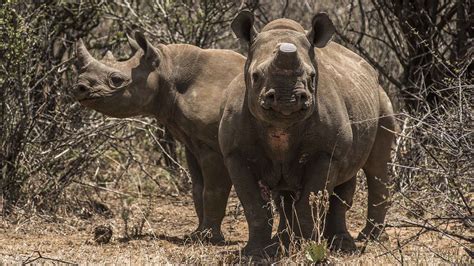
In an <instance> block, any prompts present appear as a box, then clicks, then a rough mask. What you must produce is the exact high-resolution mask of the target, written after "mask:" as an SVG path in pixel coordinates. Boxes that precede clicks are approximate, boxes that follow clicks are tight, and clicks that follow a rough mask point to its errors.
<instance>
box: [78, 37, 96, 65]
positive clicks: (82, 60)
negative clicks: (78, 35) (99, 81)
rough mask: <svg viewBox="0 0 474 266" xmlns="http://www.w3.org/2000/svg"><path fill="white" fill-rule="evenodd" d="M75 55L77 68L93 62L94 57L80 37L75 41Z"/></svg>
mask: <svg viewBox="0 0 474 266" xmlns="http://www.w3.org/2000/svg"><path fill="white" fill-rule="evenodd" d="M76 55H77V65H78V67H79V68H83V67H86V66H87V65H88V64H90V63H91V62H93V61H94V60H95V59H94V57H92V55H91V54H90V53H89V51H88V50H87V48H86V46H85V45H84V42H83V41H82V39H79V40H78V41H77V42H76Z"/></svg>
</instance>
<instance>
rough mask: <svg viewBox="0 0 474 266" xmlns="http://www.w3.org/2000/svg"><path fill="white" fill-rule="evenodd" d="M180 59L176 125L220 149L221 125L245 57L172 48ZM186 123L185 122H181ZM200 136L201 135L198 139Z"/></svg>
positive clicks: (176, 71)
mask: <svg viewBox="0 0 474 266" xmlns="http://www.w3.org/2000/svg"><path fill="white" fill-rule="evenodd" d="M170 49H173V50H174V51H173V54H175V56H176V58H175V60H173V61H174V64H175V65H174V66H173V69H174V71H173V75H174V79H175V81H174V83H175V86H176V93H177V94H178V95H177V97H176V108H175V112H176V113H177V115H176V116H175V119H176V120H177V121H175V123H176V124H179V125H181V127H185V128H183V131H184V132H186V133H188V134H190V135H192V136H193V137H194V138H196V137H197V139H200V140H201V141H203V142H205V143H206V144H208V145H210V146H213V147H214V146H215V147H217V131H218V123H219V120H220V117H221V114H220V111H221V108H222V105H223V104H224V99H225V91H226V89H227V86H228V85H229V83H230V82H231V81H232V80H233V79H234V78H235V77H236V76H237V74H238V73H240V72H241V71H242V69H243V65H244V63H245V57H243V56H242V55H240V54H238V53H235V52H233V51H230V50H216V49H201V48H198V47H195V46H191V45H173V46H171V45H170ZM180 120H183V121H180ZM196 135H198V136H196Z"/></svg>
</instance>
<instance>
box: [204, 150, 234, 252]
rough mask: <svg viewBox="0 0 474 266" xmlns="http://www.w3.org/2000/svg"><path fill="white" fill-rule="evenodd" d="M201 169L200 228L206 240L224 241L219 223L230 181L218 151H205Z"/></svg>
mask: <svg viewBox="0 0 474 266" xmlns="http://www.w3.org/2000/svg"><path fill="white" fill-rule="evenodd" d="M201 169H202V173H203V176H204V190H203V205H204V206H203V221H202V230H203V233H204V234H205V236H206V238H207V240H209V241H210V242H211V243H213V244H220V243H223V242H224V236H223V234H222V231H221V224H222V220H223V219H224V216H225V210H226V206H227V200H228V198H229V192H230V189H231V187H232V183H231V180H230V178H229V174H228V172H227V169H226V167H225V166H224V162H223V159H222V155H221V154H220V153H217V152H214V151H207V152H206V153H205V154H204V155H203V156H202V158H201Z"/></svg>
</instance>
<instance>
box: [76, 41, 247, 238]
mask: <svg viewBox="0 0 474 266" xmlns="http://www.w3.org/2000/svg"><path fill="white" fill-rule="evenodd" d="M135 39H136V43H135V45H134V46H136V49H137V52H136V53H135V55H134V56H132V57H131V58H130V59H129V60H126V61H116V60H114V58H113V56H112V55H111V53H108V54H107V55H106V56H105V57H104V59H103V60H101V61H98V60H96V59H94V58H93V57H92V56H91V55H90V54H89V52H88V51H87V49H86V47H85V46H84V44H83V43H82V40H80V41H78V43H77V46H76V49H77V64H78V68H79V73H80V74H79V77H78V82H77V84H76V85H75V86H74V88H73V94H74V96H75V98H76V99H77V100H78V101H79V102H80V103H81V104H82V105H84V106H86V107H89V108H91V109H94V110H96V111H99V112H101V113H103V114H105V115H108V116H112V117H119V118H123V117H132V116H151V117H155V118H156V119H157V120H158V121H159V122H160V123H161V124H163V125H165V126H166V127H167V128H168V129H169V130H170V132H171V134H172V135H173V137H174V138H176V139H177V140H179V141H180V142H182V143H183V144H184V145H185V147H186V150H185V153H186V159H187V162H188V166H189V171H190V174H191V178H192V183H193V193H192V194H193V200H194V204H195V208H196V212H197V216H198V218H199V226H198V228H197V230H196V231H195V233H194V234H193V235H195V236H200V235H201V236H202V235H203V234H202V233H204V236H205V237H206V239H207V240H210V241H211V242H213V243H217V242H222V241H223V240H224V238H223V236H222V232H221V223H222V219H223V218H224V214H225V208H226V204H227V199H228V196H229V192H230V189H231V181H230V178H229V176H228V173H227V170H226V168H225V166H224V163H223V158H222V155H221V153H220V149H219V145H218V138H217V133H218V125H219V121H220V110H221V108H222V107H221V106H222V105H223V103H224V94H225V93H224V92H225V89H226V88H227V86H228V84H229V83H230V82H231V81H232V80H233V79H234V78H235V76H236V75H237V74H238V73H240V72H241V71H242V68H243V65H244V63H245V58H244V57H243V56H242V55H239V54H238V53H235V52H233V51H230V50H215V49H201V48H199V47H196V46H192V45H186V44H174V45H162V44H160V45H157V46H156V47H154V46H153V45H151V44H150V43H149V42H148V41H147V40H146V39H145V37H144V36H143V35H142V34H141V33H136V34H135ZM133 42H134V41H133V40H132V43H133Z"/></svg>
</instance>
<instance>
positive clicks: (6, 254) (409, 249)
mask: <svg viewBox="0 0 474 266" xmlns="http://www.w3.org/2000/svg"><path fill="white" fill-rule="evenodd" d="M365 202H366V194H365V192H364V191H359V192H358V193H357V196H356V200H355V201H354V206H353V208H352V209H351V210H350V211H349V219H348V224H349V228H350V231H351V233H352V235H353V236H354V237H355V236H356V235H357V232H358V231H359V230H360V229H361V228H362V227H363V226H364V217H365V206H364V203H365ZM107 204H108V205H107V206H108V207H109V208H110V210H107V212H106V214H104V212H103V210H102V212H101V213H96V212H93V211H87V210H86V211H84V212H85V213H86V214H84V213H82V214H81V215H67V216H64V217H61V216H59V215H58V216H55V217H51V216H42V215H39V214H35V215H31V216H30V218H27V219H26V218H24V219H18V220H16V221H12V220H9V221H6V220H3V221H2V223H1V229H0V261H1V262H2V263H3V264H4V263H7V264H8V263H15V264H16V263H28V262H35V263H36V262H37V263H44V262H48V263H56V262H63V263H64V262H67V263H79V264H84V263H117V264H142V263H160V264H161V263H173V264H176V263H203V264H214V263H223V262H224V263H225V262H234V263H235V262H237V263H238V262H239V256H238V255H235V251H237V250H239V249H240V248H242V247H243V246H244V245H245V241H246V239H247V225H246V222H245V218H244V215H243V211H242V208H241V207H240V205H239V203H238V200H237V198H236V196H235V194H234V193H232V196H231V199H230V203H229V204H228V211H227V213H228V214H227V216H226V218H225V221H224V225H223V231H224V234H225V236H226V240H227V241H228V243H227V244H226V245H222V246H211V245H207V244H202V243H195V242H194V243H193V242H191V241H188V240H187V239H185V238H183V236H184V235H186V234H189V233H191V232H192V231H193V230H194V229H195V226H196V224H197V218H196V216H195V213H194V207H193V203H192V200H191V197H190V196H189V195H186V194H181V195H179V196H176V195H175V196H172V195H165V196H154V197H150V198H138V199H134V200H133V201H131V202H130V201H129V202H127V200H124V199H123V198H121V197H118V196H117V197H114V196H113V195H112V196H109V198H108V199H107ZM90 212H92V214H91V213H90ZM111 213H112V214H111ZM403 215H405V214H404V212H403V211H401V210H397V209H395V208H394V207H392V209H391V211H390V217H389V218H388V221H389V224H390V223H392V222H393V221H398V220H399V218H400V217H402V216H403ZM81 217H82V218H81ZM99 225H106V226H110V228H111V229H112V231H113V236H112V238H111V240H110V242H109V243H107V244H97V243H96V242H95V241H94V239H93V238H94V228H96V227H97V226H99ZM387 232H388V235H389V237H390V240H388V241H385V242H381V243H377V242H370V243H358V246H359V248H360V250H363V252H361V253H359V254H355V255H342V254H336V253H330V255H329V259H328V260H329V262H333V263H351V264H352V263H353V264H386V263H390V264H399V263H413V264H418V263H423V264H425V263H426V264H432V263H436V264H439V263H448V262H449V263H467V264H472V263H473V261H472V259H471V258H470V257H469V255H468V254H467V252H466V248H468V249H471V250H472V248H473V246H472V244H471V243H466V242H462V241H460V240H458V239H455V238H452V237H450V236H447V235H443V234H441V233H437V232H429V231H427V232H425V231H423V230H421V229H420V228H395V227H391V228H388V229H387ZM465 234H470V236H471V237H472V230H467V231H465ZM280 262H282V263H288V262H308V261H307V259H306V256H305V251H304V250H300V251H297V252H294V253H293V254H291V255H290V256H289V257H284V258H280Z"/></svg>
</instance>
